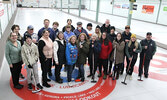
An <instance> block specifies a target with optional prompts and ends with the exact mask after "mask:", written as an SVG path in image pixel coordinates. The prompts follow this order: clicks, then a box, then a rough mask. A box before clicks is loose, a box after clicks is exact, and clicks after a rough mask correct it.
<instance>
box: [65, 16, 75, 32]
mask: <svg viewBox="0 0 167 100" xmlns="http://www.w3.org/2000/svg"><path fill="white" fill-rule="evenodd" d="M71 24H72V20H71V19H67V25H70V26H71V32H73V31H74V30H75V27H74V26H73V25H71ZM62 31H63V32H65V31H66V26H64V27H63V29H62Z"/></svg>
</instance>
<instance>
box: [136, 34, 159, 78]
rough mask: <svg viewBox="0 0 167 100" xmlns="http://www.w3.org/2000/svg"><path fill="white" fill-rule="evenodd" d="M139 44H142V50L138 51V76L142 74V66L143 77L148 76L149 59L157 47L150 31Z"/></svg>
mask: <svg viewBox="0 0 167 100" xmlns="http://www.w3.org/2000/svg"><path fill="white" fill-rule="evenodd" d="M140 44H141V46H142V52H141V53H140V64H139V74H138V76H141V75H142V74H143V68H142V67H143V66H144V76H145V78H148V75H149V74H148V71H149V65H150V61H151V59H152V58H153V56H154V54H155V52H156V48H157V46H156V43H155V41H154V40H152V33H151V32H147V34H146V39H143V40H141V41H140Z"/></svg>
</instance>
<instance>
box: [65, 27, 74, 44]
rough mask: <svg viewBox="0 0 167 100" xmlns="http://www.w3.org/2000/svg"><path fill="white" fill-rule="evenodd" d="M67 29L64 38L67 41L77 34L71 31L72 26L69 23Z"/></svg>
mask: <svg viewBox="0 0 167 100" xmlns="http://www.w3.org/2000/svg"><path fill="white" fill-rule="evenodd" d="M65 29H66V31H65V32H64V38H65V40H66V42H68V39H69V38H70V37H71V36H72V35H75V34H74V33H73V32H72V31H71V26H70V25H67V26H66V27H65Z"/></svg>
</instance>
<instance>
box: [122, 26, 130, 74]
mask: <svg viewBox="0 0 167 100" xmlns="http://www.w3.org/2000/svg"><path fill="white" fill-rule="evenodd" d="M131 35H132V33H131V32H130V26H129V25H126V26H125V31H124V32H122V36H123V39H124V41H125V44H126V43H127V42H129V41H130V38H131ZM124 54H125V55H124V56H126V53H124ZM124 58H125V57H124ZM123 72H124V63H123V64H122V67H121V68H120V74H121V75H122V74H123Z"/></svg>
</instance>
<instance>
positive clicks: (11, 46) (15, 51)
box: [5, 32, 23, 89]
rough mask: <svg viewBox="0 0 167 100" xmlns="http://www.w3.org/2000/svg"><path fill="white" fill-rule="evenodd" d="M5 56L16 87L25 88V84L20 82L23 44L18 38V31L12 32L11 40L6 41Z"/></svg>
mask: <svg viewBox="0 0 167 100" xmlns="http://www.w3.org/2000/svg"><path fill="white" fill-rule="evenodd" d="M5 56H6V60H7V62H8V64H9V67H10V72H11V75H12V81H13V85H14V88H16V89H21V88H23V85H21V84H20V83H19V76H20V73H21V68H22V58H21V44H20V42H19V41H18V40H17V34H16V33H13V32H11V33H10V36H9V40H8V41H7V43H6V48H5Z"/></svg>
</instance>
